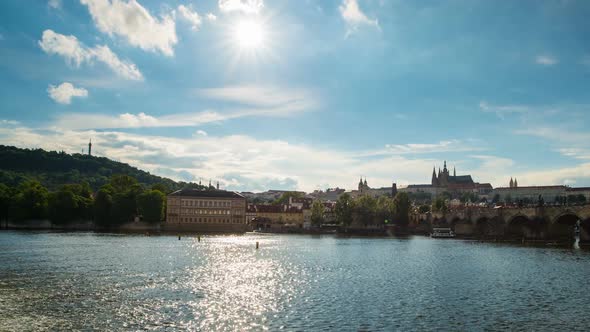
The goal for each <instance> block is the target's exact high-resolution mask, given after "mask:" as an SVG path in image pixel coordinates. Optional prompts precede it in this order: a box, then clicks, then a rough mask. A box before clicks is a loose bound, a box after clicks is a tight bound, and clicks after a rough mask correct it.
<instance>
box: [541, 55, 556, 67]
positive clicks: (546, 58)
mask: <svg viewBox="0 0 590 332" xmlns="http://www.w3.org/2000/svg"><path fill="white" fill-rule="evenodd" d="M558 62H559V60H557V58H556V57H554V56H551V55H537V56H536V57H535V63H537V64H539V65H543V66H553V65H555V64H557V63H558Z"/></svg>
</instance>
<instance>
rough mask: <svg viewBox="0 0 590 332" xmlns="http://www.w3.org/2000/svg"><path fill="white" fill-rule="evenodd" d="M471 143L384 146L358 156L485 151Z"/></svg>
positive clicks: (450, 142)
mask: <svg viewBox="0 0 590 332" xmlns="http://www.w3.org/2000/svg"><path fill="white" fill-rule="evenodd" d="M472 143H473V142H465V141H462V140H457V139H452V140H442V141H439V142H436V143H408V144H386V145H385V149H381V150H376V151H369V152H364V153H362V154H360V155H359V156H363V157H370V156H383V155H412V154H415V155H418V154H422V155H423V154H436V153H449V152H453V153H454V152H468V151H483V150H485V149H484V148H483V147H481V146H476V145H473V144H472Z"/></svg>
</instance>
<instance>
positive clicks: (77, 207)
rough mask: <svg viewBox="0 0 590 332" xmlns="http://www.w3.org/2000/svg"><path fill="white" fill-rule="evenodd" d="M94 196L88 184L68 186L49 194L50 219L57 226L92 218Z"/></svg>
mask: <svg viewBox="0 0 590 332" xmlns="http://www.w3.org/2000/svg"><path fill="white" fill-rule="evenodd" d="M92 204H93V201H92V195H91V193H90V186H89V185H88V183H82V184H66V185H63V186H61V187H60V189H59V190H58V191H55V192H53V193H50V194H49V198H48V211H49V219H50V220H51V221H52V222H53V223H56V224H65V223H68V222H71V221H73V220H82V219H86V220H88V219H91V218H92Z"/></svg>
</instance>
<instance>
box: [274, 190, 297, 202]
mask: <svg viewBox="0 0 590 332" xmlns="http://www.w3.org/2000/svg"><path fill="white" fill-rule="evenodd" d="M291 197H293V198H303V197H304V195H303V193H300V192H296V191H288V192H286V193H284V194H282V195H281V197H279V198H277V199H276V200H274V202H273V204H275V205H282V204H287V203H289V198H291Z"/></svg>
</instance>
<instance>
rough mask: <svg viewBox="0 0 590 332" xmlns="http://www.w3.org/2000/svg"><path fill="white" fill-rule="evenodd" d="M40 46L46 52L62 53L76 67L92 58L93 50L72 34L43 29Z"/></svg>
mask: <svg viewBox="0 0 590 332" xmlns="http://www.w3.org/2000/svg"><path fill="white" fill-rule="evenodd" d="M39 46H41V49H42V50H43V51H45V53H48V54H57V55H61V56H62V57H64V58H65V59H66V61H68V63H69V64H71V65H74V66H76V67H79V66H80V64H82V63H83V62H86V61H89V60H90V59H91V58H92V55H91V53H92V52H91V51H90V50H89V49H88V48H87V47H86V46H84V45H82V44H81V43H80V42H79V41H78V38H76V37H75V36H72V35H70V36H65V35H62V34H59V33H56V32H54V31H53V30H49V29H48V30H45V31H43V36H42V37H41V40H40V41H39Z"/></svg>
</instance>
